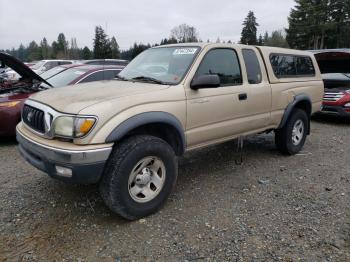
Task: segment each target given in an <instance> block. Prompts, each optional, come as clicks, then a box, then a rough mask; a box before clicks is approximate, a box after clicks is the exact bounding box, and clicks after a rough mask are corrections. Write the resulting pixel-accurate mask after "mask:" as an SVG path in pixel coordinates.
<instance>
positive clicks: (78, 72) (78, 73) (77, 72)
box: [74, 71, 85, 75]
mask: <svg viewBox="0 0 350 262" xmlns="http://www.w3.org/2000/svg"><path fill="white" fill-rule="evenodd" d="M74 74H76V75H82V74H85V72H84V71H75V72H74Z"/></svg>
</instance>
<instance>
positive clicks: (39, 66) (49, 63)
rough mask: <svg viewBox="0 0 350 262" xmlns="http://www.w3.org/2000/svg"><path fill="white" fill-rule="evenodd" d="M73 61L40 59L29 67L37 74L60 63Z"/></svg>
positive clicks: (64, 63)
mask: <svg viewBox="0 0 350 262" xmlns="http://www.w3.org/2000/svg"><path fill="white" fill-rule="evenodd" d="M73 63H75V61H73V60H57V59H56V60H41V61H39V62H37V63H36V64H35V65H33V66H31V67H30V68H31V69H32V70H33V71H34V72H35V73H37V74H38V75H40V74H42V73H43V72H45V71H47V70H49V69H51V68H54V67H56V66H60V65H68V64H73Z"/></svg>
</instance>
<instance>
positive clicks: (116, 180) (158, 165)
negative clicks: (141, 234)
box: [100, 135, 177, 220]
mask: <svg viewBox="0 0 350 262" xmlns="http://www.w3.org/2000/svg"><path fill="white" fill-rule="evenodd" d="M176 178H177V158H176V155H175V153H174V151H173V149H172V148H171V146H170V145H169V144H167V143H166V142H165V141H164V140H162V139H159V138H157V137H153V136H145V135H143V136H134V137H130V138H127V139H126V140H125V141H123V142H121V143H120V144H119V145H117V146H116V147H115V149H114V151H113V152H112V154H111V156H110V159H109V160H108V162H107V164H106V168H105V171H104V174H103V177H102V180H101V183H100V192H101V196H102V198H103V200H104V202H105V203H106V205H107V206H108V207H109V208H110V209H111V210H112V211H114V212H115V213H117V214H119V215H120V216H122V217H124V218H126V219H129V220H134V219H138V218H141V217H144V216H147V215H149V214H152V213H154V212H155V211H157V210H158V209H159V208H160V207H161V206H162V205H163V204H164V202H165V200H166V199H167V198H168V196H169V194H170V193H171V191H172V189H173V188H174V186H175V183H176Z"/></svg>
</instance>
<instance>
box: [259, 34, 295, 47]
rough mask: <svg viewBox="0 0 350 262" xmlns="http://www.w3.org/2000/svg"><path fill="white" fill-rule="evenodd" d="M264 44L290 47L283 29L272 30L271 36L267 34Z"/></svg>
mask: <svg viewBox="0 0 350 262" xmlns="http://www.w3.org/2000/svg"><path fill="white" fill-rule="evenodd" d="M264 45H266V46H274V47H284V48H288V47H289V45H288V42H287V40H286V38H285V36H284V34H283V32H282V30H276V31H272V33H271V36H268V35H267V38H266V40H265V41H264Z"/></svg>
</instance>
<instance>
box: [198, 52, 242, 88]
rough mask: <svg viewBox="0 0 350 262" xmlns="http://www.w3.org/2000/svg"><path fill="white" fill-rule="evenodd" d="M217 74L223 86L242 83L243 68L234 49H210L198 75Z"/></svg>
mask: <svg viewBox="0 0 350 262" xmlns="http://www.w3.org/2000/svg"><path fill="white" fill-rule="evenodd" d="M212 74H217V75H218V76H219V77H220V82H221V85H222V86H230V85H240V84H242V75H241V68H240V65H239V61H238V57H237V54H236V52H235V51H234V50H233V49H224V48H222V49H221V48H220V49H214V50H211V51H209V52H208V53H207V54H206V55H205V57H204V59H203V61H202V62H201V64H200V66H199V68H198V70H197V73H196V76H200V75H212Z"/></svg>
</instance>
